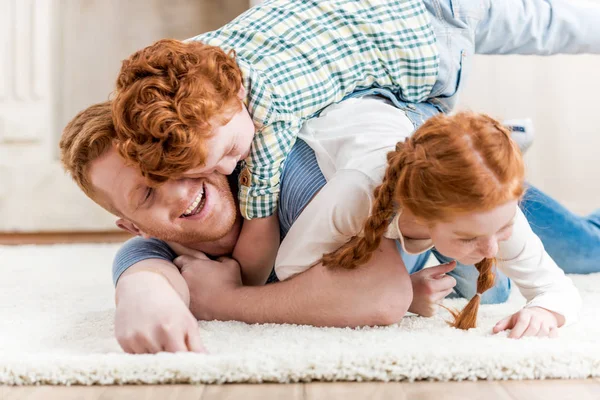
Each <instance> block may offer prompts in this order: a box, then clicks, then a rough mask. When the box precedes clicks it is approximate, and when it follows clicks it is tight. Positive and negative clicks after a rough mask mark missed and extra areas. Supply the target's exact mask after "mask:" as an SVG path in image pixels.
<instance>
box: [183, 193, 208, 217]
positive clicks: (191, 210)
mask: <svg viewBox="0 0 600 400" xmlns="http://www.w3.org/2000/svg"><path fill="white" fill-rule="evenodd" d="M200 203H202V204H204V191H202V192H200V193H198V196H197V197H196V198H195V199H194V202H193V203H192V204H190V206H189V207H188V208H187V210H185V212H184V213H183V216H185V217H189V216H190V215H191V214H192V213H193V214H198V213H199V212H200V210H201V209H202V207H198V204H200ZM196 207H198V210H196ZM194 210H196V212H194Z"/></svg>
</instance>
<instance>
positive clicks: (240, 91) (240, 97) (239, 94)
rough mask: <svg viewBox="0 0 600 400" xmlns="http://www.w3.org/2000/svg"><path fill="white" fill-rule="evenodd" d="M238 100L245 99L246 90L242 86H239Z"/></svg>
mask: <svg viewBox="0 0 600 400" xmlns="http://www.w3.org/2000/svg"><path fill="white" fill-rule="evenodd" d="M238 98H239V99H240V100H244V99H245V98H246V88H245V87H244V85H243V84H242V85H241V86H240V90H239V92H238Z"/></svg>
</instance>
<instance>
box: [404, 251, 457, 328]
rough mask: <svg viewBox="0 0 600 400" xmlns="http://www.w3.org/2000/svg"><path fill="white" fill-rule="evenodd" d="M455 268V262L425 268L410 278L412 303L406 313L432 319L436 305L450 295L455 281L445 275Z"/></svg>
mask: <svg viewBox="0 0 600 400" xmlns="http://www.w3.org/2000/svg"><path fill="white" fill-rule="evenodd" d="M455 267H456V261H451V262H449V263H447V264H441V265H438V266H436V267H431V268H425V269H423V270H421V271H419V272H416V273H414V274H412V275H411V276H410V280H411V282H412V287H413V301H412V303H411V304H410V308H409V309H408V311H410V312H412V313H415V314H419V315H421V316H423V317H432V316H434V315H435V314H436V312H437V310H438V305H439V304H440V302H441V301H442V300H444V298H446V296H448V295H449V294H450V293H452V290H453V288H454V286H456V280H455V279H454V278H453V277H451V276H450V275H446V274H447V273H448V272H450V271H452V270H453V269H454V268H455Z"/></svg>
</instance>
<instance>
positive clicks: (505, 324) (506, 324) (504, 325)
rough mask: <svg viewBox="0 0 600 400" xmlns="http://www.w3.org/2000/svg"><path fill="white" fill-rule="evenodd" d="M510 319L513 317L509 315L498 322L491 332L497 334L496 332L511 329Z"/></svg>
mask: <svg viewBox="0 0 600 400" xmlns="http://www.w3.org/2000/svg"><path fill="white" fill-rule="evenodd" d="M512 319H513V316H512V315H511V316H508V317H506V318H504V319H502V320H500V322H498V323H497V324H496V326H494V329H493V332H494V333H498V332H502V331H505V330H507V329H510V328H512Z"/></svg>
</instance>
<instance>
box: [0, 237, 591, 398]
mask: <svg viewBox="0 0 600 400" xmlns="http://www.w3.org/2000/svg"><path fill="white" fill-rule="evenodd" d="M129 237H130V236H129V235H128V234H125V233H118V232H109V233H105V232H98V233H94V232H73V233H39V234H0V244H10V245H20V244H53V243H82V242H96V243H98V242H122V241H125V240H127V239H128V238H129ZM17 399H19V400H80V399H81V400H99V399H102V400H109V399H135V400H183V399H186V400H187V399H196V400H200V399H202V400H217V399H219V400H222V399H261V400H270V399H277V400H279V399H283V400H288V399H289V400H300V399H307V400H308V399H311V400H312V399H327V400H329V399H343V400H354V399H371V400H378V399H395V400H396V399H397V400H430V399H431V400H479V399H481V400H538V399H539V400H571V399H572V400H588V399H589V400H599V399H600V380H597V379H588V380H547V381H504V382H496V381H491V382H487V381H479V382H415V383H373V382H369V383H355V382H348V383H307V384H289V385H276V384H261V385H152V386H150V385H149V386H91V387H88V386H71V387H64V386H26V387H8V386H0V400H17Z"/></svg>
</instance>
